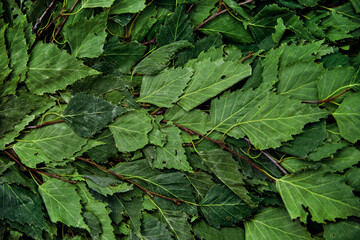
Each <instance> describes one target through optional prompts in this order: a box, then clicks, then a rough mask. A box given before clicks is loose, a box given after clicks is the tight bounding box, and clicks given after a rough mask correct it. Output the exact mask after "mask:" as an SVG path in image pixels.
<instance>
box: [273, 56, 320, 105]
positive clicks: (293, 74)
mask: <svg viewBox="0 0 360 240" xmlns="http://www.w3.org/2000/svg"><path fill="white" fill-rule="evenodd" d="M322 73H323V68H322V66H321V65H320V64H317V63H314V62H312V61H311V62H296V63H294V64H292V65H289V66H287V67H286V68H282V69H281V70H280V73H279V79H280V81H279V85H278V93H279V94H280V95H288V96H290V97H292V98H294V99H299V100H302V101H316V100H318V93H317V88H316V86H317V80H318V79H319V78H320V76H321V75H322ZM320 99H322V98H320Z"/></svg>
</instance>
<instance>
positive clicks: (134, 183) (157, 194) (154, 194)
mask: <svg viewBox="0 0 360 240" xmlns="http://www.w3.org/2000/svg"><path fill="white" fill-rule="evenodd" d="M77 159H79V160H81V161H84V162H87V163H90V164H92V165H94V166H96V167H97V168H99V169H101V170H103V171H105V172H108V173H110V174H112V175H114V176H116V177H118V178H120V179H121V180H123V181H126V182H128V183H131V184H133V185H134V186H136V187H138V188H140V189H141V190H143V191H144V192H145V193H146V194H147V195H149V196H150V197H152V196H158V197H161V198H164V199H167V200H169V201H172V202H174V203H175V204H177V205H180V202H185V203H186V201H184V200H181V199H175V198H169V197H166V196H164V195H161V194H159V193H156V192H153V191H150V190H148V189H146V188H144V187H142V186H141V185H139V184H137V183H136V182H134V181H132V180H130V179H128V178H126V177H124V176H122V175H120V174H117V173H116V172H113V171H111V170H109V169H107V168H104V167H102V166H100V165H99V164H97V163H95V162H93V161H91V160H90V159H86V158H82V157H77Z"/></svg>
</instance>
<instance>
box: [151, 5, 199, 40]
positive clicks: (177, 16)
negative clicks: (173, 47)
mask: <svg viewBox="0 0 360 240" xmlns="http://www.w3.org/2000/svg"><path fill="white" fill-rule="evenodd" d="M156 39H157V42H158V44H159V46H164V45H167V44H169V43H173V42H177V41H180V40H187V41H189V42H192V41H193V39H194V36H193V29H192V27H191V26H190V21H189V20H188V18H187V14H185V9H184V7H183V5H181V6H179V7H177V8H176V9H175V12H174V13H173V14H172V15H171V16H170V17H168V18H167V19H166V20H165V24H164V25H163V26H161V27H160V29H159V33H158V34H157V35H156Z"/></svg>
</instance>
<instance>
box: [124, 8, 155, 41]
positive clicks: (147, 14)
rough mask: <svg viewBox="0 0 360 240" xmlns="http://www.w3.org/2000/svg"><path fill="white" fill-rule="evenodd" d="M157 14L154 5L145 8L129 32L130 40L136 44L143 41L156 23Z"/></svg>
mask: <svg viewBox="0 0 360 240" xmlns="http://www.w3.org/2000/svg"><path fill="white" fill-rule="evenodd" d="M157 14H158V10H157V8H156V7H155V6H154V5H150V6H148V7H146V8H145V9H144V11H142V12H141V14H140V16H139V17H138V18H137V19H136V24H135V25H134V26H133V28H132V31H131V36H130V40H131V41H138V42H141V41H143V40H144V39H145V37H146V35H148V33H149V31H150V30H151V28H152V27H153V26H154V24H155V23H157V21H158V19H157Z"/></svg>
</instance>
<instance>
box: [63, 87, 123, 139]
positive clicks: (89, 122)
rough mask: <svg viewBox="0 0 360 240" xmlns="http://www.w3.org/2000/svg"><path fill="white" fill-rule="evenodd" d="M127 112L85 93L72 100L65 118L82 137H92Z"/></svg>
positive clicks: (65, 112) (66, 110)
mask: <svg viewBox="0 0 360 240" xmlns="http://www.w3.org/2000/svg"><path fill="white" fill-rule="evenodd" d="M125 111H126V110H125V109H123V108H120V107H118V106H116V105H113V104H111V103H109V102H107V101H105V100H103V99H101V98H97V97H94V96H91V95H86V94H83V93H79V94H76V95H75V96H74V97H73V98H71V99H70V102H69V105H68V106H67V108H66V109H65V111H64V113H63V114H62V115H63V118H64V119H65V122H66V123H67V124H68V125H69V126H70V127H71V128H72V129H73V130H74V132H76V133H77V134H79V135H80V136H82V137H91V136H92V135H94V134H95V133H96V132H98V131H99V130H101V129H102V128H104V127H106V125H107V124H108V123H109V122H111V121H112V120H113V119H114V118H115V117H117V116H119V115H120V114H122V113H124V112H125Z"/></svg>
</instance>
